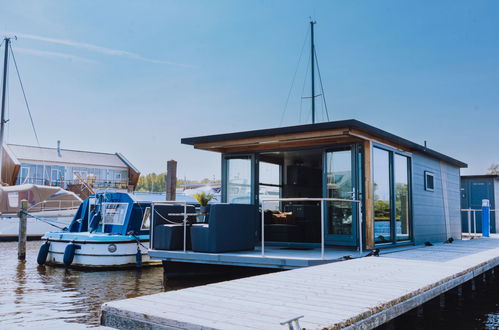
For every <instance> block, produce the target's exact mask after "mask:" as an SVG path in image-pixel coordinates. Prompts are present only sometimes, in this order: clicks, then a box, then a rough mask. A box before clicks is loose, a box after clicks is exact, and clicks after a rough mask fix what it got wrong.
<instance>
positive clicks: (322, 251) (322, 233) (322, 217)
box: [321, 199, 324, 259]
mask: <svg viewBox="0 0 499 330" xmlns="http://www.w3.org/2000/svg"><path fill="white" fill-rule="evenodd" d="M321 259H324V200H323V199H321Z"/></svg>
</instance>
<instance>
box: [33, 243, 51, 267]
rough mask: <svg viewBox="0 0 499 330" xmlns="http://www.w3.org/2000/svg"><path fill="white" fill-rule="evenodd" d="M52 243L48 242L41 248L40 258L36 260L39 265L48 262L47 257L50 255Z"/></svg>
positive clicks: (39, 251)
mask: <svg viewBox="0 0 499 330" xmlns="http://www.w3.org/2000/svg"><path fill="white" fill-rule="evenodd" d="M49 248H50V242H49V241H46V242H45V243H43V244H42V246H40V250H38V257H37V258H36V262H38V264H39V265H43V264H45V262H46V261H47V256H48V255H49Z"/></svg>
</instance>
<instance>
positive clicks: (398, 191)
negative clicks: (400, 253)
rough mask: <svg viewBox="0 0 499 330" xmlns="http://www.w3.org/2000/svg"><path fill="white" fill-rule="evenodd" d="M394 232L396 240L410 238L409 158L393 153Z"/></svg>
mask: <svg viewBox="0 0 499 330" xmlns="http://www.w3.org/2000/svg"><path fill="white" fill-rule="evenodd" d="M393 167H394V178H395V232H396V235H395V236H396V239H397V241H405V240H408V239H410V238H411V235H410V234H411V233H410V223H409V158H408V157H405V156H402V155H398V154H395V155H394V159H393Z"/></svg>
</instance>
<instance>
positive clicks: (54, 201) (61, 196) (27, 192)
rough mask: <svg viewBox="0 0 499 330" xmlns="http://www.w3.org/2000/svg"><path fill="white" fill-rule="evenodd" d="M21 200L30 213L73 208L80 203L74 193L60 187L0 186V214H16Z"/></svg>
mask: <svg viewBox="0 0 499 330" xmlns="http://www.w3.org/2000/svg"><path fill="white" fill-rule="evenodd" d="M22 200H27V201H28V205H29V210H30V211H31V212H37V211H42V210H51V209H52V210H55V209H69V208H75V207H78V206H79V205H80V204H81V202H82V200H81V198H80V197H78V196H77V195H76V194H75V193H73V192H71V191H67V190H64V189H62V188H60V187H51V186H41V185H35V184H22V185H16V186H7V187H1V186H0V213H2V214H3V213H15V212H18V211H19V209H20V207H21V201H22Z"/></svg>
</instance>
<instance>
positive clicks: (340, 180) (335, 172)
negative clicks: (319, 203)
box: [326, 148, 355, 235]
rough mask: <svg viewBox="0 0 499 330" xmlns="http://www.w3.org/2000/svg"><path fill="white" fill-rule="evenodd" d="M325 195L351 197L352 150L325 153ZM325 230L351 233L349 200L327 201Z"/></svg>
mask: <svg viewBox="0 0 499 330" xmlns="http://www.w3.org/2000/svg"><path fill="white" fill-rule="evenodd" d="M326 178H327V197H328V198H338V199H353V198H354V197H355V196H354V195H353V181H352V151H351V149H350V148H347V149H346V150H337V151H330V152H327V153H326ZM326 204H327V206H328V213H327V215H328V218H327V221H328V222H327V231H328V234H331V235H352V232H353V230H352V225H353V207H354V205H355V204H354V203H350V202H338V201H336V202H327V203H326Z"/></svg>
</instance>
